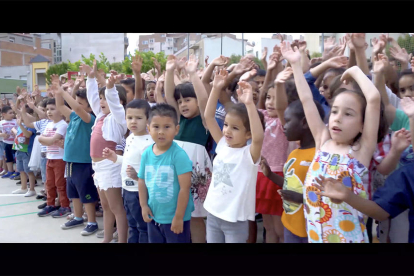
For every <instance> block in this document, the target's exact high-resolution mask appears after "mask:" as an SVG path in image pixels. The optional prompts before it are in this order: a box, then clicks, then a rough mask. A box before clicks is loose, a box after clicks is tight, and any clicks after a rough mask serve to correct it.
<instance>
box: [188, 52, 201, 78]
mask: <svg viewBox="0 0 414 276" xmlns="http://www.w3.org/2000/svg"><path fill="white" fill-rule="evenodd" d="M197 66H198V58H196V57H195V55H190V59H189V60H188V61H187V62H186V63H185V70H186V71H187V73H188V74H189V75H192V74H195V73H196V72H197Z"/></svg>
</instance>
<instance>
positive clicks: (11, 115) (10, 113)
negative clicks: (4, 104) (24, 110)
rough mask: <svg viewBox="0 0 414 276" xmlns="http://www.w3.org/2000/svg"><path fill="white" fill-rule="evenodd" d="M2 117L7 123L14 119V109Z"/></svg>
mask: <svg viewBox="0 0 414 276" xmlns="http://www.w3.org/2000/svg"><path fill="white" fill-rule="evenodd" d="M1 115H2V116H3V119H4V120H6V121H10V120H13V119H14V111H13V110H12V109H10V110H9V111H7V112H6V113H2V114H1Z"/></svg>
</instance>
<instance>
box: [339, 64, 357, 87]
mask: <svg viewBox="0 0 414 276" xmlns="http://www.w3.org/2000/svg"><path fill="white" fill-rule="evenodd" d="M358 71H359V72H361V73H362V71H361V69H360V68H359V67H358V66H352V67H351V68H348V69H347V70H346V71H345V72H344V73H343V74H342V77H341V81H342V82H343V83H345V84H348V83H349V81H350V80H352V79H353V78H354V77H353V76H354V75H355V74H356V73H357V72H358Z"/></svg>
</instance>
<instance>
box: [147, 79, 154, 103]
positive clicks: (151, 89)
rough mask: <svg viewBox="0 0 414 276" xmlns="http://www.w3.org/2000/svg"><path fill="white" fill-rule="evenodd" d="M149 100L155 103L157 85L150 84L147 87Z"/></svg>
mask: <svg viewBox="0 0 414 276" xmlns="http://www.w3.org/2000/svg"><path fill="white" fill-rule="evenodd" d="M147 98H148V101H149V102H150V103H155V83H152V82H150V83H149V84H148V85H147Z"/></svg>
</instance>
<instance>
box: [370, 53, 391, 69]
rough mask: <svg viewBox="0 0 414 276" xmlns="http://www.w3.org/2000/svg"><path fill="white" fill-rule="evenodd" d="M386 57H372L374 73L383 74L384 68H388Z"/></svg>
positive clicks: (381, 55)
mask: <svg viewBox="0 0 414 276" xmlns="http://www.w3.org/2000/svg"><path fill="white" fill-rule="evenodd" d="M388 64H389V63H388V57H387V56H386V55H383V54H378V55H375V56H374V62H373V64H372V69H373V72H374V73H384V71H385V68H387V67H388Z"/></svg>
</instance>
